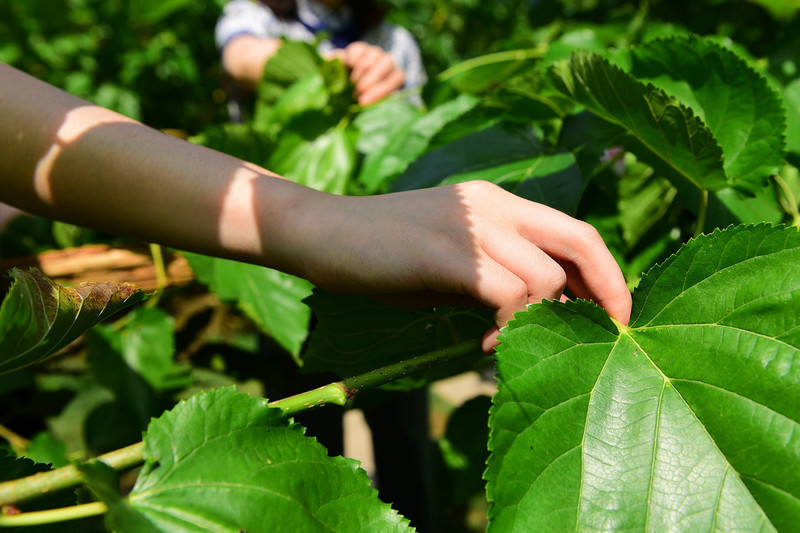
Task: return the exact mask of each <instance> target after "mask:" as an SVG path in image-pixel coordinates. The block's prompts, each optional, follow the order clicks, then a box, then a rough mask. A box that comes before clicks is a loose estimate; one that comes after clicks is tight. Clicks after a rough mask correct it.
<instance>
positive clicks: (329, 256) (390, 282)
mask: <svg viewBox="0 0 800 533" xmlns="http://www.w3.org/2000/svg"><path fill="white" fill-rule="evenodd" d="M319 198H320V200H322V202H323V204H327V205H323V206H322V207H315V209H317V208H319V209H322V210H321V211H316V213H313V212H311V211H307V212H308V215H309V218H308V223H310V224H314V225H315V226H316V228H317V229H316V230H312V232H313V231H317V232H318V233H319V240H315V241H314V242H313V246H314V247H315V249H314V250H313V252H312V254H309V255H307V256H305V257H303V258H302V260H303V261H304V262H305V263H304V264H305V267H304V272H303V275H304V276H306V277H308V278H309V279H310V280H311V281H313V282H314V283H316V284H317V285H318V286H320V287H325V288H328V289H331V290H334V291H339V292H358V293H366V294H369V295H371V296H374V297H378V298H379V299H381V300H385V301H390V302H392V301H393V302H395V303H400V304H409V303H414V304H417V305H453V304H477V305H482V306H487V307H489V308H491V309H494V311H495V324H496V326H495V327H494V328H492V329H490V330H489V331H487V332H486V334H485V335H484V341H483V347H484V350H486V351H490V350H491V349H492V348H493V346H494V345H496V337H497V334H498V331H499V328H500V327H502V326H504V325H505V324H506V322H507V321H508V320H510V319H511V318H512V317H513V314H514V313H515V312H517V311H520V310H522V309H524V308H525V306H526V305H527V304H528V303H533V302H538V301H540V300H542V299H543V298H548V299H558V298H561V297H562V293H563V290H564V287H565V286H566V287H569V289H570V290H571V291H572V293H573V294H575V296H577V297H580V298H585V299H592V300H594V301H595V302H597V303H598V304H599V305H601V306H602V307H604V308H605V309H606V310H607V311H608V312H609V314H610V315H611V316H613V317H615V318H616V319H617V320H619V321H620V322H622V323H624V324H627V322H628V319H629V317H630V310H631V295H630V292H629V291H628V288H627V286H626V284H625V280H624V278H623V276H622V273H621V272H620V269H619V267H618V265H617V263H616V262H615V261H614V259H613V257H612V256H611V254H610V252H609V251H608V249H607V248H606V246H605V244H604V243H603V240H602V239H601V237H600V236H599V234H598V233H597V231H596V230H595V229H594V228H593V227H592V226H590V225H589V224H586V223H584V222H581V221H578V220H576V219H573V218H571V217H569V216H568V215H565V214H563V213H561V212H560V211H557V210H554V209H551V208H549V207H546V206H543V205H540V204H536V203H533V202H529V201H527V200H524V199H522V198H519V197H517V196H515V195H513V194H511V193H508V192H506V191H504V190H503V189H501V188H499V187H497V186H495V185H492V184H489V183H487V182H469V183H462V184H457V185H452V186H447V187H437V188H433V189H424V190H418V191H409V192H403V193H396V194H387V195H382V196H374V197H332V196H320V197H319ZM320 220H324V221H325V223H324V229H319V228H320V226H321V224H320ZM301 228H302V225H301V227H300V228H298V229H301ZM301 230H302V229H301ZM306 235H309V233H306ZM312 255H313V257H312Z"/></svg>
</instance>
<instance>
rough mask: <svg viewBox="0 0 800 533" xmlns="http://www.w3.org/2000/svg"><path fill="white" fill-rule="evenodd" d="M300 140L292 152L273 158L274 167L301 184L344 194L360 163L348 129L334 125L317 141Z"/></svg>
mask: <svg viewBox="0 0 800 533" xmlns="http://www.w3.org/2000/svg"><path fill="white" fill-rule="evenodd" d="M298 140H299V142H297V143H296V144H294V145H292V147H291V148H290V149H289V151H288V152H285V153H280V154H279V155H280V157H277V155H278V154H276V156H275V157H273V158H271V162H272V164H271V165H270V168H271V169H273V171H275V172H277V173H279V174H281V175H283V176H284V177H285V178H287V179H290V180H292V181H294V182H296V183H300V184H301V185H305V186H307V187H311V188H313V189H317V190H319V191H324V192H329V193H332V194H344V193H345V192H346V191H347V188H348V186H349V184H350V180H351V178H352V174H353V170H354V168H355V165H356V152H355V146H354V143H353V140H352V139H351V138H350V136H349V135H348V132H347V130H345V129H344V128H341V127H336V128H331V129H329V130H328V131H326V132H325V133H323V134H321V135H319V136H318V137H316V138H314V139H313V140H306V139H302V138H301V139H298Z"/></svg>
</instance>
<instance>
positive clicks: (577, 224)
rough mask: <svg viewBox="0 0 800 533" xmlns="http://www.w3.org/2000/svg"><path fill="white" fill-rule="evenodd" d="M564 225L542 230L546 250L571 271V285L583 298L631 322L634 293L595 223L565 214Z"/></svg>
mask: <svg viewBox="0 0 800 533" xmlns="http://www.w3.org/2000/svg"><path fill="white" fill-rule="evenodd" d="M563 217H566V218H567V219H568V220H567V221H566V222H565V223H563V224H549V225H547V226H546V228H545V229H544V231H543V232H542V235H543V238H544V241H543V244H542V249H543V250H544V251H545V252H546V253H548V254H549V255H550V256H551V257H553V258H554V259H556V260H557V261H559V262H560V263H561V264H562V265H563V267H564V270H565V271H566V273H567V287H569V289H570V290H571V291H572V292H573V293H574V294H575V296H577V297H579V298H584V299H587V300H593V301H594V302H596V303H597V304H598V305H600V306H601V307H603V308H604V309H605V310H606V311H607V312H608V314H609V315H611V316H612V317H614V318H615V319H617V320H619V321H620V322H621V323H623V324H627V323H628V321H629V320H630V312H631V294H630V291H629V290H628V287H627V285H626V283H625V278H624V277H623V275H622V272H621V271H620V268H619V265H618V264H617V262H616V260H615V259H614V257H613V256H612V255H611V252H610V251H609V250H608V248H607V247H606V245H605V243H604V242H603V239H602V237H601V236H600V234H599V233H598V232H597V230H595V229H594V228H593V227H592V226H591V225H589V224H586V223H585V222H581V221H579V220H575V219H573V218H571V217H567V215H563Z"/></svg>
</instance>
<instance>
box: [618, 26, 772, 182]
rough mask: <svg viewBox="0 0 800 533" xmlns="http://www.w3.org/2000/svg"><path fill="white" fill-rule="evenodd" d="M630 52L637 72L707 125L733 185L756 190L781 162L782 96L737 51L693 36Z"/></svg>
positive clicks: (640, 47) (640, 76)
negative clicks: (686, 107)
mask: <svg viewBox="0 0 800 533" xmlns="http://www.w3.org/2000/svg"><path fill="white" fill-rule="evenodd" d="M630 55H631V67H630V73H631V74H632V75H633V76H635V77H636V78H637V79H639V80H640V81H643V82H648V83H652V84H653V85H655V86H656V87H658V88H660V89H663V90H664V91H666V92H667V93H668V94H670V95H672V96H675V97H676V98H678V99H679V100H680V101H681V102H682V103H683V104H684V105H686V106H688V107H690V108H691V109H692V110H693V111H694V113H695V114H696V115H697V116H698V117H699V118H700V119H701V120H702V121H703V122H704V123H705V124H706V125H708V128H709V129H710V130H711V132H712V133H713V134H714V138H715V139H716V140H717V142H718V143H719V145H720V147H721V148H722V152H723V154H724V155H725V159H724V168H725V173H726V175H728V176H729V177H730V178H731V179H732V180H733V184H734V185H736V186H738V187H740V188H742V189H745V190H749V191H756V190H758V189H760V188H761V187H762V186H763V184H764V181H765V180H766V178H767V177H768V176H769V175H770V174H774V173H776V172H777V171H778V169H779V168H780V167H781V166H782V164H783V149H784V138H783V136H784V132H785V130H786V111H785V110H784V109H783V107H782V102H781V98H780V95H779V94H778V93H777V91H775V90H774V89H772V88H771V87H770V86H769V84H768V83H767V80H766V79H765V78H764V77H763V76H762V75H761V74H759V73H758V72H756V70H755V69H754V68H753V67H751V66H750V65H749V64H748V63H747V62H746V61H745V60H744V59H743V58H742V57H740V56H739V55H737V54H736V53H735V52H734V51H733V50H731V49H729V48H725V47H723V46H721V45H719V44H717V43H716V42H714V41H712V40H710V39H703V38H700V37H696V36H691V37H678V38H670V39H663V40H655V41H650V42H648V43H646V44H643V45H641V46H638V47H636V48H633V49H632V50H631V51H630Z"/></svg>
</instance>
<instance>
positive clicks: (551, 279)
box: [537, 262, 567, 298]
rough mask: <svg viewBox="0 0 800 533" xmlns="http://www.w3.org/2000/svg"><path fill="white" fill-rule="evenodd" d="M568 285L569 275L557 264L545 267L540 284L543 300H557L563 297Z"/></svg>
mask: <svg viewBox="0 0 800 533" xmlns="http://www.w3.org/2000/svg"><path fill="white" fill-rule="evenodd" d="M566 284H567V273H566V272H564V269H563V268H561V267H560V266H559V265H558V264H557V263H555V262H553V263H551V264H550V265H548V266H547V267H545V269H544V271H543V272H542V276H541V278H540V282H539V289H540V290H541V292H542V294H541V295H537V296H539V297H541V298H555V297H558V296H561V293H562V292H564V287H565V286H566Z"/></svg>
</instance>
